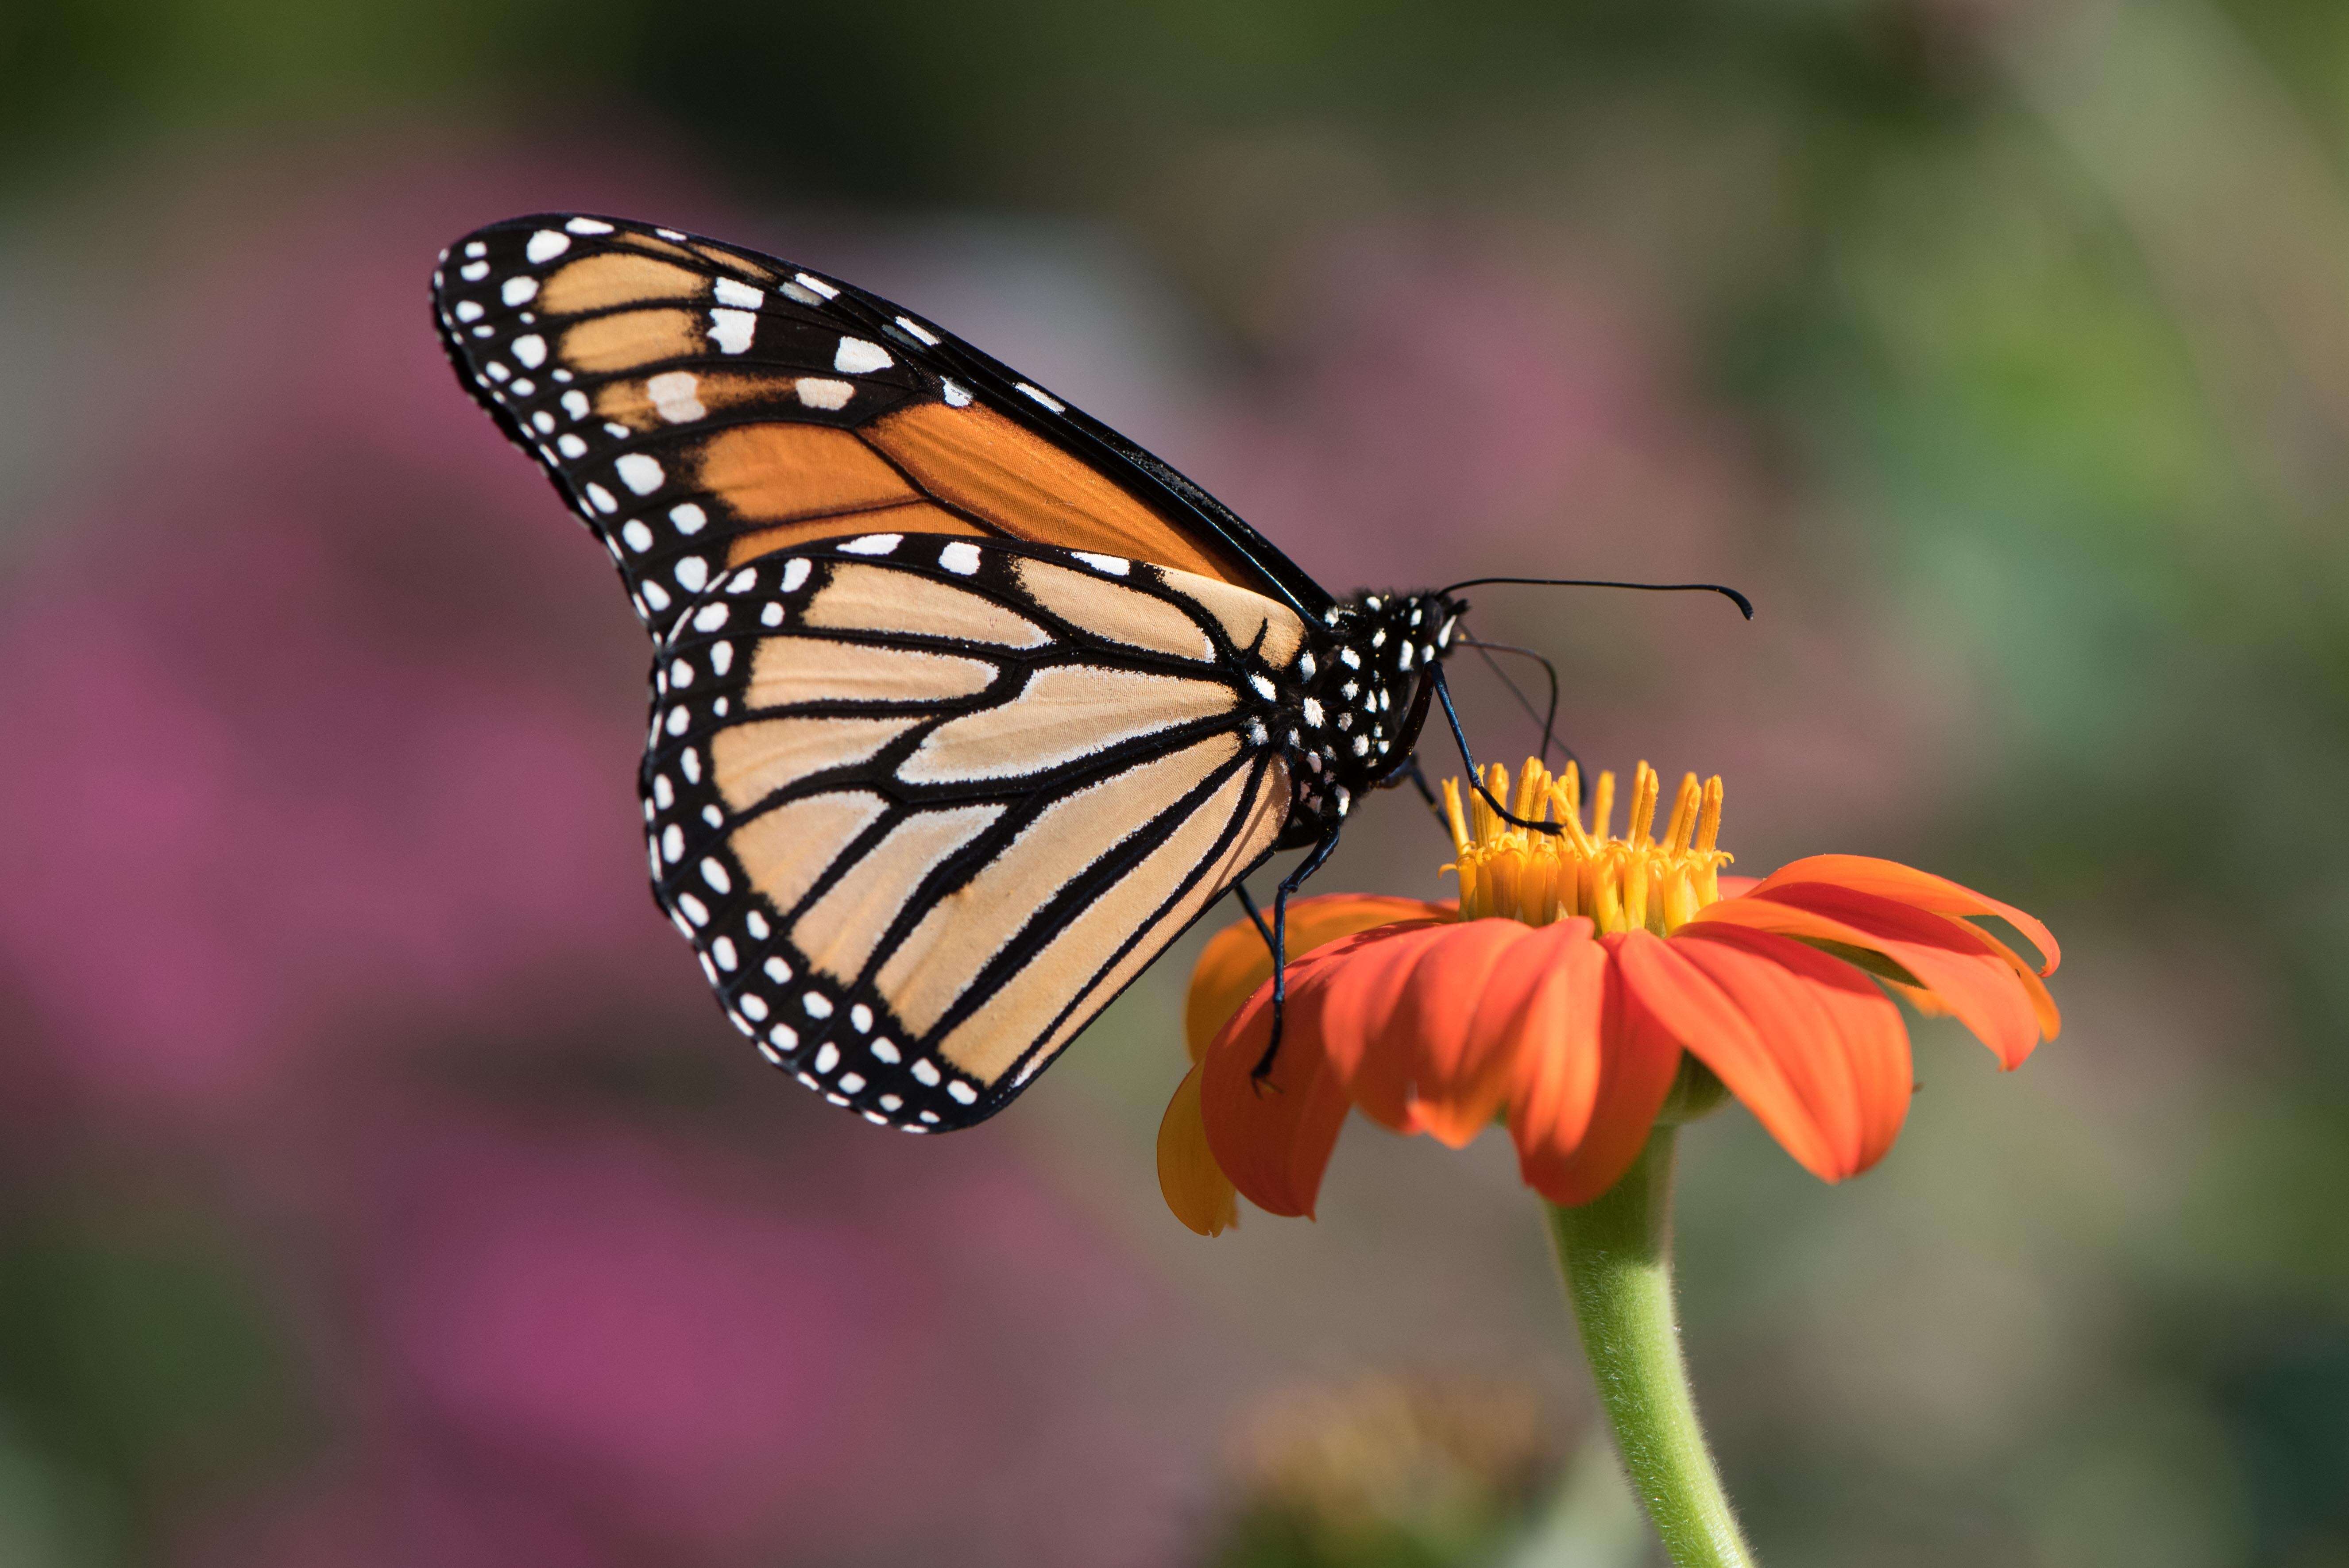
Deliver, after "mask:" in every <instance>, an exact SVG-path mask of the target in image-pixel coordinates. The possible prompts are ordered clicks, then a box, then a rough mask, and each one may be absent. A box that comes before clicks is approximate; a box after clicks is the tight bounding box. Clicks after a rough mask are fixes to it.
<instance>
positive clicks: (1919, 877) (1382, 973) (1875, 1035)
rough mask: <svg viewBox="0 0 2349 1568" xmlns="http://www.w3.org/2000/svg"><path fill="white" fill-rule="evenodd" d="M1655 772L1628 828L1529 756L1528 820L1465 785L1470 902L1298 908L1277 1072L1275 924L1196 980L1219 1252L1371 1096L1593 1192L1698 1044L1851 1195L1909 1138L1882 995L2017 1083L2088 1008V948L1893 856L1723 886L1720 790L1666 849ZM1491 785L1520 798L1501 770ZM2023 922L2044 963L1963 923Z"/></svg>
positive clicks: (1205, 1175) (1316, 903)
mask: <svg viewBox="0 0 2349 1568" xmlns="http://www.w3.org/2000/svg"><path fill="white" fill-rule="evenodd" d="M1659 785H1660V780H1659V779H1658V778H1657V775H1656V774H1655V772H1654V771H1653V770H1652V769H1650V768H1649V767H1648V765H1647V764H1646V763H1644V762H1643V763H1641V764H1640V768H1639V770H1638V772H1637V773H1636V774H1635V775H1634V783H1633V787H1632V802H1631V819H1630V825H1629V828H1628V830H1627V831H1626V832H1625V834H1624V836H1622V837H1621V838H1613V837H1609V833H1608V819H1609V815H1610V806H1611V802H1612V798H1613V795H1614V776H1613V775H1611V774H1601V775H1600V776H1599V785H1598V789H1597V790H1596V791H1595V799H1593V800H1592V801H1591V803H1590V804H1591V808H1592V809H1591V812H1590V822H1589V826H1588V827H1587V828H1586V827H1585V825H1584V821H1583V812H1582V804H1583V802H1582V800H1581V793H1580V784H1579V779H1578V773H1577V770H1576V769H1575V768H1574V767H1573V765H1571V764H1569V765H1568V768H1567V770H1566V772H1565V774H1564V775H1563V776H1562V777H1553V776H1551V775H1550V774H1549V772H1548V771H1547V769H1544V768H1543V767H1542V766H1541V764H1540V763H1538V762H1536V761H1531V760H1529V761H1528V762H1527V763H1526V769H1525V771H1524V772H1523V773H1522V774H1521V775H1520V776H1519V778H1518V779H1517V781H1516V789H1515V799H1514V801H1513V802H1512V810H1514V812H1515V813H1516V815H1517V816H1519V817H1522V818H1526V819H1528V820H1550V821H1554V822H1557V824H1559V826H1560V827H1561V828H1562V829H1563V831H1562V832H1561V833H1559V834H1557V835H1555V836H1552V835H1547V834H1541V833H1537V832H1533V831H1530V830H1526V829H1522V828H1513V827H1510V826H1509V825H1508V824H1507V823H1506V821H1504V820H1502V819H1501V818H1500V817H1499V816H1498V815H1497V814H1496V813H1495V812H1494V811H1492V810H1490V809H1489V808H1487V807H1486V806H1485V803H1484V802H1483V800H1482V799H1479V798H1476V797H1474V796H1472V797H1470V798H1469V799H1468V800H1467V802H1466V806H1465V809H1464V807H1463V801H1462V795H1461V791H1460V789H1459V786H1458V784H1457V782H1456V781H1453V782H1447V783H1446V785H1445V786H1444V797H1445V801H1446V804H1447V806H1448V808H1449V812H1450V817H1451V825H1452V833H1453V839H1454V844H1455V846H1456V848H1457V851H1458V857H1459V858H1458V860H1457V861H1456V862H1455V864H1454V867H1453V868H1450V869H1455V870H1456V871H1457V872H1458V873H1459V876H1460V886H1461V898H1460V903H1459V906H1458V908H1457V909H1456V910H1455V909H1454V907H1452V906H1450V905H1445V904H1432V903H1421V902H1419V901H1416V900H1406V899H1388V898H1369V897H1363V896H1358V895H1351V894H1337V895H1332V896H1329V897H1321V898H1310V899H1303V900H1299V902H1297V903H1294V904H1292V905H1290V907H1289V915H1288V930H1289V951H1290V954H1291V955H1292V959H1291V963H1290V965H1289V969H1288V1022H1287V1025H1286V1027H1285V1032H1284V1035H1283V1037H1282V1040H1281V1046H1280V1050H1279V1053H1278V1056H1277V1057H1275V1059H1274V1062H1273V1066H1272V1070H1271V1072H1270V1073H1269V1075H1268V1077H1267V1078H1265V1079H1263V1080H1258V1079H1257V1078H1255V1076H1254V1073H1255V1068H1256V1067H1257V1063H1258V1061H1259V1060H1260V1059H1261V1058H1262V1057H1263V1054H1264V1049H1265V1047H1266V1045H1267V1043H1268V1041H1269V1039H1270V1037H1271V1026H1272V1006H1271V1000H1272V997H1271V993H1272V987H1271V985H1269V983H1268V982H1269V979H1270V975H1271V970H1272V965H1271V960H1270V957H1269V955H1268V954H1266V952H1265V948H1264V942H1263V939H1262V937H1261V936H1259V935H1258V934H1257V931H1256V928H1255V926H1254V925H1253V924H1252V923H1241V924H1239V925H1237V926H1235V927H1232V928H1231V929H1229V930H1226V931H1224V932H1221V933H1219V934H1217V935H1216V937H1215V938H1214V939H1213V940H1211V941H1210V942H1209V943H1208V944H1207V948H1206V953H1205V954H1202V956H1201V958H1200V961H1199V966H1198V969H1197V970H1196V971H1195V974H1194V975H1193V976H1192V985H1191V995H1190V1000H1189V1006H1188V1019H1187V1022H1188V1025H1189V1033H1190V1037H1191V1038H1190V1043H1191V1052H1192V1057H1193V1063H1194V1065H1193V1067H1192V1069H1191V1072H1190V1074H1189V1076H1188V1077H1186V1078H1185V1079H1184V1081H1183V1085H1182V1088H1179V1089H1178V1090H1177V1091H1176V1094H1175V1098H1174V1102H1173V1103H1172V1104H1171V1105H1169V1106H1168V1108H1167V1114H1166V1118H1165V1120H1164V1123H1163V1124H1162V1126H1161V1128H1160V1130H1159V1178H1160V1184H1161V1186H1162V1188H1163V1189H1164V1191H1165V1194H1166V1199H1167V1203H1168V1206H1169V1207H1170V1208H1172V1209H1173V1210H1174V1213H1175V1215H1176V1217H1177V1218H1179V1219H1181V1220H1182V1221H1183V1222H1185V1224H1187V1225H1189V1226H1190V1227H1191V1228H1192V1229H1193V1230H1195V1231H1198V1232H1200V1233H1202V1234H1210V1235H1211V1234H1214V1233H1216V1232H1217V1231H1220V1230H1222V1229H1223V1228H1224V1226H1226V1225H1227V1224H1229V1223H1232V1222H1234V1221H1235V1220H1236V1218H1237V1204H1236V1203H1235V1202H1233V1199H1232V1193H1233V1190H1234V1189H1235V1188H1237V1191H1239V1192H1242V1193H1245V1194H1247V1197H1248V1199H1249V1200H1250V1201H1251V1202H1254V1203H1256V1204H1257V1206H1258V1207H1259V1208H1262V1209H1265V1210H1268V1211H1269V1212H1273V1213H1276V1214H1307V1215H1309V1214H1311V1213H1312V1212H1313V1205H1314V1200H1315V1197H1316V1195H1317V1194H1318V1193H1319V1190H1320V1185H1321V1175H1322V1171H1323V1170H1324V1169H1325V1167H1327V1165H1328V1164H1329V1161H1330V1150H1332V1149H1333V1148H1334V1147H1335V1145H1336V1143H1337V1139H1338V1130H1339V1128H1340V1124H1342V1123H1343V1122H1344V1120H1345V1118H1346V1113H1347V1112H1348V1110H1349V1109H1353V1108H1355V1107H1359V1108H1361V1110H1362V1112H1363V1113H1364V1114H1365V1115H1367V1116H1369V1117H1370V1118H1371V1119H1372V1120H1374V1121H1378V1122H1380V1123H1381V1124H1383V1125H1385V1126H1387V1127H1390V1128H1392V1129H1393V1130H1396V1131H1398V1132H1425V1133H1428V1134H1430V1135H1431V1136H1433V1137H1434V1138H1437V1139H1439V1140H1442V1141H1444V1143H1447V1144H1449V1145H1451V1146H1453V1147H1454V1148H1458V1147H1460V1146H1462V1145H1464V1144H1466V1143H1467V1142H1468V1141H1469V1140H1472V1139H1474V1138H1475V1136H1476V1135H1477V1133H1478V1132H1480V1131H1481V1130H1483V1129H1484V1128H1485V1125H1486V1124H1487V1123H1489V1122H1491V1121H1492V1120H1493V1119H1495V1117H1496V1116H1502V1115H1506V1119H1507V1122H1508V1128H1509V1136H1510V1137H1511V1139H1513V1140H1515V1141H1516V1146H1517V1158H1518V1164H1519V1168H1520V1171H1522V1173H1523V1175H1524V1178H1525V1181H1526V1184H1527V1185H1529V1186H1531V1187H1533V1188H1534V1189H1536V1190H1537V1191H1539V1192H1540V1193H1541V1194H1542V1195H1543V1196H1544V1197H1546V1198H1547V1199H1549V1200H1550V1201H1551V1202H1555V1203H1559V1204H1565V1205H1574V1204H1579V1203H1586V1202H1589V1201H1590V1200H1592V1199H1594V1198H1596V1197H1598V1196H1599V1194H1601V1193H1603V1192H1605V1191H1607V1190H1608V1189H1609V1187H1611V1186H1613V1185H1614V1184H1615V1182H1616V1181H1617V1180H1618V1179H1619V1177H1620V1176H1621V1175H1622V1174H1623V1173H1624V1171H1626V1170H1628V1169H1629V1168H1630V1164H1631V1162H1632V1161H1633V1160H1634V1159H1636V1158H1637V1157H1638V1155H1639V1152H1640V1149H1641V1148H1642V1147H1643V1146H1644V1145H1645V1144H1646V1142H1647V1140H1648V1134H1649V1132H1650V1130H1651V1128H1652V1127H1653V1126H1654V1124H1655V1123H1656V1121H1657V1119H1658V1118H1659V1116H1660V1115H1661V1114H1663V1113H1664V1112H1665V1108H1666V1100H1667V1098H1668V1096H1670V1095H1671V1090H1672V1087H1673V1084H1674V1082H1675V1080H1676V1079H1677V1078H1679V1077H1680V1076H1681V1073H1682V1061H1683V1053H1686V1056H1687V1057H1691V1058H1693V1061H1694V1062H1695V1063H1696V1064H1700V1065H1701V1066H1702V1068H1704V1069H1708V1070H1709V1071H1710V1072H1711V1074H1712V1075H1713V1077H1715V1078H1718V1079H1719V1080H1720V1082H1721V1084H1723V1085H1724V1086H1726V1087H1727V1088H1728V1090H1729V1091H1730V1092H1731V1093H1733V1094H1734V1095H1736V1096H1737V1098H1738V1099H1742V1100H1744V1102H1745V1104H1746V1106H1747V1108H1748V1109H1751V1110H1752V1111H1753V1112H1754V1116H1755V1117H1756V1118H1757V1119H1760V1121H1761V1122H1762V1124H1763V1126H1764V1127H1765V1128H1767V1129H1768V1130H1769V1131H1770V1133H1771V1135H1772V1136H1773V1137H1775V1138H1776V1139H1777V1140H1778V1141H1779V1143H1781V1144H1782V1145H1784V1146H1785V1150H1786V1151H1787V1152H1788V1153H1789V1154H1791V1155H1793V1156H1794V1157H1795V1159H1796V1160H1797V1161H1801V1162H1802V1164H1803V1165H1804V1166H1805V1167H1806V1169H1807V1170H1809V1171H1812V1172H1813V1173H1814V1174H1816V1175H1817V1176H1819V1177H1821V1178H1823V1179H1824V1180H1826V1181H1841V1180H1842V1179H1843V1178H1845V1177H1847V1176H1850V1175H1854V1174H1856V1173H1857V1172H1858V1171H1865V1170H1867V1169H1868V1167H1869V1166H1870V1165H1873V1164H1874V1163H1875V1162H1876V1161H1878V1159H1880V1158H1882V1157H1883V1154H1884V1151H1885V1150H1887V1149H1889V1148H1890V1147H1891V1145H1892V1140H1893V1139H1894V1138H1895V1137H1896V1136H1897V1135H1898V1134H1899V1130H1900V1123H1901V1119H1902V1118H1903V1117H1904V1116H1905V1115H1906V1114H1907V1112H1908V1108H1909V1089H1910V1078H1909V1036H1908V1031H1907V1029H1906V1027H1905V1026H1903V1024H1902V1022H1901V1018H1900V1015H1899V1010H1898V1009H1897V1008H1896V1007H1894V1006H1893V1005H1892V1004H1891V1002H1889V1000H1887V998H1886V996H1885V995H1884V991H1883V990H1882V989H1879V985H1881V986H1883V987H1889V989H1890V990H1891V991H1892V992H1893V993H1894V994H1896V995H1900V996H1903V997H1905V998H1907V999H1908V1000H1909V1002H1910V1003H1911V1004H1912V1005H1914V1006H1917V1007H1918V1008H1919V1010H1920V1011H1922V1012H1927V1013H1935V1014H1942V1013H1946V1014H1950V1015H1952V1016H1955V1017H1956V1018H1957V1019H1958V1020H1959V1021H1960V1022H1961V1023H1962V1024H1964V1025H1965V1026H1966V1027H1967V1028H1969V1029H1971V1031H1972V1032H1973V1033H1974V1034H1975V1035H1976V1036H1977V1037H1980V1038H1981V1040H1982V1043H1983V1044H1985V1045H1987V1046H1988V1047H1990V1048H1991V1049H1992V1052H1994V1053H1995V1054H1996V1055H1997V1057H1998V1058H1999V1064H2000V1066H2001V1067H2002V1068H2013V1067H2016V1066H2018V1065H2020V1064H2021V1063H2022V1061H2023V1058H2024V1057H2028V1056H2029V1055H2030V1054H2031V1052H2032V1050H2033V1047H2035V1046H2036V1045H2037V1044H2038V1042H2039V1040H2040V1038H2041V1037H2043V1036H2044V1037H2047V1038H2050V1039H2052V1038H2054V1036H2055V1033H2056V1030H2057V1028H2058V1026H2059V1024H2060V1020H2059V1018H2058V1016H2057V1014H2056V1010H2055V1004H2054V999H2053V998H2052V997H2050V996H2049V995H2048V994H2047V988H2046V986H2045V985H2043V984H2041V981H2040V976H2041V975H2044V974H2052V973H2053V972H2054V968H2055V965H2056V963H2057V962H2058V959H2059V957H2060V954H2059V952H2058V949H2057V947H2056V944H2055V940H2054V937H2053V936H2052V935H2051V934H2049V933H2048V931H2047V928H2046V927H2045V926H2044V925H2042V924H2041V923H2039V922H2038V921H2037V920H2035V919H2033V918H2032V917H2031V916H2030V915H2028V914H2025V913H2023V912H2022V911H2021V910H2018V909H2014V908H2013V907H2011V906H2010V905H2007V904H2003V903H1999V902H1997V901H1996V900H1994V899H1989V898H1985V897H1983V896H1982V895H1981V894H1980V893H1976V892H1971V891H1969V890H1968V889H1966V888H1963V887H1961V886H1959V885H1958V884H1957V883H1955V882H1948V881H1945V880H1943V879H1942V878H1940V877H1937V876H1932V875H1930V874H1928V873H1927V872H1920V871H1916V870H1912V869H1911V868H1909V867H1908V866H1904V865H1899V864H1898V863H1896V862H1894V861H1881V860H1873V859H1870V858H1868V857H1866V856H1861V855H1815V856H1812V857H1810V858H1808V859H1806V860H1800V861H1795V862H1794V863H1793V864H1791V865H1788V866H1785V867H1783V868H1782V869H1780V870H1779V871H1777V872H1775V873H1773V874H1772V875H1770V876H1769V877H1766V878H1764V879H1763V880H1761V881H1759V882H1756V881H1754V880H1752V879H1749V878H1739V877H1724V876H1723V875H1722V874H1721V868H1722V867H1723V865H1724V864H1725V863H1726V862H1727V861H1729V858H1730V857H1729V856H1728V855H1727V854H1726V853H1724V852H1723V851H1720V850H1719V849H1717V848H1716V847H1715V843H1716V840H1717V838H1718V835H1719V832H1720V827H1721V803H1722V789H1721V780H1720V779H1718V778H1715V779H1713V780H1711V781H1710V782H1708V783H1706V784H1705V785H1703V786H1702V787H1701V788H1700V786H1699V785H1698V783H1697V780H1696V777H1695V775H1693V774H1691V775H1689V776H1688V777H1687V778H1686V779H1683V780H1682V783H1681V787H1680V790H1679V794H1678V797H1677V799H1675V801H1674V803H1673V806H1672V810H1671V817H1670V819H1669V820H1668V822H1667V824H1666V826H1665V829H1664V831H1663V833H1662V835H1661V838H1657V837H1654V836H1652V834H1651V830H1652V828H1653V826H1654V820H1655V815H1656V808H1657V805H1658V804H1659V796H1660V789H1659ZM1487 787H1488V788H1490V789H1491V790H1492V791H1493V794H1494V795H1495V798H1497V799H1505V800H1506V799H1510V795H1511V789H1510V781H1509V779H1508V775H1507V773H1506V770H1505V769H1501V768H1499V767H1495V768H1494V769H1491V770H1490V773H1489V775H1488V777H1487ZM1985 915H1995V916H1997V917H1999V918H2001V919H2002V920H2004V921H2006V922H2007V923H2009V924H2010V925H2013V927H2014V928H2015V929H2017V930H2018V931H2020V932H2021V933H2022V934H2023V935H2024V936H2025V937H2026V938H2028V939H2029V940H2030V941H2031V942H2032V943H2033V945H2035V946H2036V947H2037V948H2038V950H2039V952H2040V954H2041V956H2042V957H2043V959H2044V966H2043V967H2042V968H2040V969H2038V970H2036V971H2034V970H2033V967H2032V966H2031V965H2029V964H2027V963H2025V962H2024V961H2023V959H2022V958H2021V957H2020V956H2019V955H2018V954H2015V953H2014V952H2013V950H2012V949H2011V948H2009V947H2008V946H2007V945H2006V944H2004V943H2002V942H2001V941H2000V940H1999V939H1998V938H1997V937H1995V936H1993V935H1992V934H1990V933H1989V932H1987V931H1985V930H1983V929H1982V927H1981V926H1979V925H1976V924H1974V923H1971V921H1970V920H1968V919H1966V918H1964V917H1967V916H1985Z"/></svg>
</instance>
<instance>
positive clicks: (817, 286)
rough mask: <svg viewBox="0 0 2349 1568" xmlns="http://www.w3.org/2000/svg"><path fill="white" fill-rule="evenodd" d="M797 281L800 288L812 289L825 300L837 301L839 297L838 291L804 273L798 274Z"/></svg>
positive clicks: (819, 279)
mask: <svg viewBox="0 0 2349 1568" xmlns="http://www.w3.org/2000/svg"><path fill="white" fill-rule="evenodd" d="M798 281H799V284H800V286H801V287H802V288H806V289H812V290H814V291H815V292H816V293H817V294H822V295H823V297H824V298H826V299H838V298H839V297H840V291H839V290H838V289H836V288H834V287H833V286H832V285H831V284H828V283H826V282H824V281H823V279H822V278H819V277H812V276H810V275H809V274H808V273H799V274H798Z"/></svg>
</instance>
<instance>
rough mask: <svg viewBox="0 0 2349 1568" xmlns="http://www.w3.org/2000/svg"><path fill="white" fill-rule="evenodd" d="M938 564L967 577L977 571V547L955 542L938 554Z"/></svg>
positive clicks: (958, 541)
mask: <svg viewBox="0 0 2349 1568" xmlns="http://www.w3.org/2000/svg"><path fill="white" fill-rule="evenodd" d="M938 564H939V565H941V566H943V567H945V568H946V569H947V571H949V572H954V573H960V574H961V575H963V576H965V577H968V576H969V575H970V574H971V573H974V572H976V571H978V545H976V544H965V543H963V542H961V541H960V540H957V541H956V542H954V543H952V544H949V545H947V547H946V548H945V549H944V550H941V551H939V552H938Z"/></svg>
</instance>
